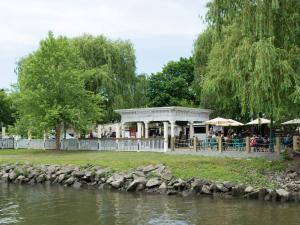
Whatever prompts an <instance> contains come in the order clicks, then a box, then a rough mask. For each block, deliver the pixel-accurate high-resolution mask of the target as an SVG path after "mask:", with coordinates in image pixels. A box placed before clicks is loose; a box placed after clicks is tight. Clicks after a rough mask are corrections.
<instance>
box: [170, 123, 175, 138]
mask: <svg viewBox="0 0 300 225" xmlns="http://www.w3.org/2000/svg"><path fill="white" fill-rule="evenodd" d="M170 123H171V138H174V137H175V121H173V120H172V121H170Z"/></svg>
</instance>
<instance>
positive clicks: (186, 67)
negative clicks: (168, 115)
mask: <svg viewBox="0 0 300 225" xmlns="http://www.w3.org/2000/svg"><path fill="white" fill-rule="evenodd" d="M193 73H194V62H193V58H180V59H179V61H176V62H174V61H170V62H169V63H168V64H166V65H165V66H164V67H163V69H162V72H158V73H155V74H152V75H151V76H150V78H149V85H148V92H147V93H148V98H149V101H150V103H149V104H150V105H151V106H183V105H184V106H188V105H193V104H194V102H195V93H194V90H193V88H192V87H191V86H192V83H193V81H194V74H193Z"/></svg>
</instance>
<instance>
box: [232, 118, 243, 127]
mask: <svg viewBox="0 0 300 225" xmlns="http://www.w3.org/2000/svg"><path fill="white" fill-rule="evenodd" d="M228 120H229V121H230V123H228V126H233V127H238V126H243V125H244V124H243V123H241V122H238V121H236V120H233V119H228Z"/></svg>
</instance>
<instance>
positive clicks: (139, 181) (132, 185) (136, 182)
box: [126, 177, 147, 191]
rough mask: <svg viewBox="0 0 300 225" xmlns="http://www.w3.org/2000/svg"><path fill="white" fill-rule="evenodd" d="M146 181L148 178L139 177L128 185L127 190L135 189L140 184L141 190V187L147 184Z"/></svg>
mask: <svg viewBox="0 0 300 225" xmlns="http://www.w3.org/2000/svg"><path fill="white" fill-rule="evenodd" d="M146 183H147V179H146V178H145V177H138V178H136V179H134V180H133V181H132V182H131V183H130V184H129V185H128V187H127V189H126V191H135V190H136V188H137V186H139V190H141V187H143V186H145V184H146Z"/></svg>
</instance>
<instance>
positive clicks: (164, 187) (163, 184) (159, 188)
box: [158, 182, 168, 193]
mask: <svg viewBox="0 0 300 225" xmlns="http://www.w3.org/2000/svg"><path fill="white" fill-rule="evenodd" d="M167 189H168V186H167V184H166V183H165V182H163V183H162V184H161V185H160V186H159V187H158V190H159V192H160V193H165V192H166V191H167Z"/></svg>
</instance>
